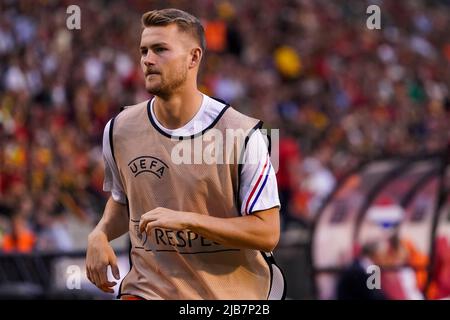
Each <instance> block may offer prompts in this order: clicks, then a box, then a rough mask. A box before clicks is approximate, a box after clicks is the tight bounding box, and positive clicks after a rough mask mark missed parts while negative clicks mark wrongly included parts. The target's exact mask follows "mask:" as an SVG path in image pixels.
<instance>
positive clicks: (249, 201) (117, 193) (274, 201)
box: [103, 94, 280, 215]
mask: <svg viewBox="0 0 450 320" xmlns="http://www.w3.org/2000/svg"><path fill="white" fill-rule="evenodd" d="M153 103H154V99H153V100H152V101H151V103H150V111H151V117H152V118H153V120H154V122H155V124H156V125H157V126H158V127H159V128H160V129H161V130H162V131H164V132H165V133H167V134H169V135H172V136H190V135H194V134H197V133H199V132H201V131H203V130H204V129H205V128H207V127H208V126H210V125H211V124H212V123H213V122H214V120H215V119H216V118H217V117H218V115H219V114H220V112H221V111H222V109H223V108H224V107H225V105H224V104H222V103H220V102H218V101H216V100H214V99H212V98H210V97H209V96H207V95H205V94H203V100H202V105H201V107H200V109H199V110H198V112H197V113H196V114H195V116H194V117H193V118H192V119H191V120H190V121H189V122H188V123H187V124H186V125H184V126H183V127H181V128H178V129H167V128H165V127H164V126H163V125H162V124H161V123H160V122H159V121H158V119H157V118H156V116H155V113H154V111H153ZM109 126H110V122H108V123H107V124H106V126H105V130H104V133H103V159H104V162H105V179H104V183H103V190H104V191H106V192H111V195H112V197H113V199H114V200H115V201H117V202H120V203H123V204H125V203H126V194H125V192H124V188H123V185H122V182H121V180H120V176H119V171H118V169H117V166H116V163H115V161H114V158H113V156H112V153H111V145H110V142H109ZM255 159H256V160H255ZM239 196H240V200H241V203H242V206H241V214H242V215H244V214H250V213H252V212H255V211H260V210H266V209H270V208H273V207H276V206H280V200H279V198H278V187H277V180H276V177H275V172H274V169H273V166H272V163H271V161H270V157H269V153H268V149H267V145H266V143H265V140H264V138H263V135H262V133H261V132H260V131H259V130H257V131H255V132H254V133H253V134H252V135H251V136H250V139H249V141H248V143H247V148H246V149H245V152H244V161H243V164H242V171H241V185H240V190H239Z"/></svg>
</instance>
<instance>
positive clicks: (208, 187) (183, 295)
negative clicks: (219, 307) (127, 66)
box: [86, 9, 284, 299]
mask: <svg viewBox="0 0 450 320" xmlns="http://www.w3.org/2000/svg"><path fill="white" fill-rule="evenodd" d="M142 24H143V31H142V36H141V43H140V51H141V67H142V70H143V72H144V74H145V87H146V90H147V91H148V92H149V93H150V94H152V95H153V96H154V98H153V99H151V100H149V101H145V102H142V103H139V104H137V105H134V106H131V107H127V108H124V110H123V111H121V112H120V113H119V114H118V115H117V116H116V117H115V118H113V119H111V120H110V121H109V122H108V124H107V125H106V127H105V131H104V137H103V154H104V159H105V167H106V169H105V183H104V189H105V191H110V192H111V197H110V199H109V200H108V202H107V204H106V207H105V211H104V213H103V217H102V219H101V220H100V222H99V223H98V225H97V226H96V228H95V229H94V230H93V231H92V232H91V234H90V235H89V239H88V248H87V254H86V267H87V276H88V278H89V280H90V281H92V282H93V283H94V284H95V285H96V286H97V287H99V288H100V289H102V290H103V291H105V292H114V291H113V289H112V287H113V286H115V285H116V282H113V281H110V280H108V278H107V267H108V265H109V266H110V267H111V269H112V273H113V275H114V277H115V278H116V279H119V278H120V275H119V270H118V267H117V262H116V260H117V259H116V256H115V253H114V251H113V249H112V247H111V246H110V244H109V241H111V240H113V239H115V238H117V237H119V236H121V235H122V234H124V233H126V232H129V235H130V239H131V252H130V261H131V269H130V271H129V273H128V274H127V275H126V276H125V278H124V279H123V281H122V283H121V285H120V289H119V297H121V298H122V299H128V298H142V299H281V298H284V279H283V276H282V273H281V271H280V269H279V268H278V267H277V266H276V265H275V264H274V261H273V257H272V255H271V251H272V250H273V249H274V248H275V246H276V244H277V243H278V240H279V233H280V231H279V230H280V225H279V224H280V222H279V206H280V203H279V199H278V190H277V185H276V179H275V175H274V169H273V167H272V164H271V162H270V158H269V154H268V148H267V146H266V144H265V141H264V139H263V135H262V133H261V131H260V130H259V128H260V127H261V124H262V122H261V121H258V120H256V119H253V118H250V117H248V116H245V115H243V114H241V113H239V112H237V111H236V110H234V109H233V108H231V107H230V106H229V105H226V104H224V103H222V102H219V101H217V100H215V99H213V98H211V97H209V96H207V95H205V94H203V93H201V92H200V91H199V90H198V89H197V73H198V69H199V65H200V61H201V59H202V55H203V53H204V51H205V38H204V30H203V27H202V25H201V23H200V21H199V20H198V19H197V18H195V17H193V16H192V15H190V14H188V13H186V12H184V11H181V10H177V9H164V10H155V11H150V12H147V13H145V14H144V15H143V16H142ZM253 129H254V130H253ZM227 130H228V131H229V130H231V131H232V132H233V131H239V130H241V132H242V131H243V132H245V133H246V135H244V137H245V139H244V140H245V141H244V140H242V139H240V140H239V139H235V140H233V141H234V142H233V144H232V145H231V148H228V147H227V146H226V144H227V143H223V146H221V145H220V144H214V146H215V147H216V149H214V150H215V151H214V152H215V153H214V152H212V155H213V157H212V158H213V159H216V158H214V155H215V156H217V155H218V154H221V155H224V158H225V160H226V161H222V162H220V161H216V162H215V163H214V162H211V161H210V160H211V157H209V158H208V155H209V156H211V152H210V153H208V152H207V151H208V150H209V151H211V143H210V142H211V139H212V138H213V137H212V136H211V135H212V133H215V134H217V133H220V134H222V136H223V137H225V136H226V132H227ZM208 136H209V137H208ZM218 141H219V140H218ZM239 141H240V143H239ZM190 147H192V148H190ZM199 147H200V148H199ZM230 149H231V150H234V151H235V152H234V153H233V152H232V153H231V155H230V153H227V151H230ZM199 150H200V155H199V152H198V151H199ZM174 151H175V152H174ZM205 155H206V158H208V159H210V160H208V161H206V160H205V159H206V158H205V157H204V156H205ZM217 158H218V157H217ZM249 159H256V160H257V161H249ZM199 160H200V161H199ZM230 160H234V161H230Z"/></svg>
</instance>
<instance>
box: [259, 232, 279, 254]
mask: <svg viewBox="0 0 450 320" xmlns="http://www.w3.org/2000/svg"><path fill="white" fill-rule="evenodd" d="M279 240H280V231H279V230H277V231H273V230H272V231H271V232H269V233H268V234H267V236H266V237H264V241H263V243H262V246H261V248H260V249H261V250H262V251H264V252H271V251H273V250H274V249H275V248H276V246H277V245H278V241H279Z"/></svg>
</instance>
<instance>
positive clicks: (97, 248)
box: [86, 197, 128, 293]
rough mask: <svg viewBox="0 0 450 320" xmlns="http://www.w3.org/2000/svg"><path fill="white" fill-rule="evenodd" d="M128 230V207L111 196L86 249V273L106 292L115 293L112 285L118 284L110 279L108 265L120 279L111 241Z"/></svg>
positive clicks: (115, 276)
mask: <svg viewBox="0 0 450 320" xmlns="http://www.w3.org/2000/svg"><path fill="white" fill-rule="evenodd" d="M127 231H128V214H127V207H126V206H125V205H123V204H121V203H118V202H116V201H115V200H114V199H113V198H112V197H110V198H109V200H108V202H107V203H106V207H105V211H104V213H103V217H102V219H101V220H100V222H99V223H98V224H97V226H96V227H95V229H94V230H93V231H92V232H91V233H90V234H89V237H88V246H87V251H86V275H87V277H88V279H89V280H90V281H91V282H92V283H93V284H95V285H96V286H97V287H98V288H100V289H101V290H103V291H104V292H109V293H113V292H114V290H113V289H112V288H111V287H113V286H115V285H116V284H117V283H116V282H115V281H109V280H108V277H107V269H108V266H111V271H112V274H113V275H114V278H116V279H117V280H119V279H120V273H119V268H118V266H117V257H116V255H115V253H114V250H113V248H112V247H111V245H110V244H109V241H111V240H114V239H116V238H118V237H120V236H121V235H123V234H124V233H126V232H127Z"/></svg>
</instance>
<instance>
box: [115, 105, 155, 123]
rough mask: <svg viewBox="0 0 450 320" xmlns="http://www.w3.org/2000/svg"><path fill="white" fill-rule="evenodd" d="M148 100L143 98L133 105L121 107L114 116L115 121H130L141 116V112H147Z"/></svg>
mask: <svg viewBox="0 0 450 320" xmlns="http://www.w3.org/2000/svg"><path fill="white" fill-rule="evenodd" d="M149 101H150V100H145V101H142V102H139V103H136V104H133V105H127V106H123V107H121V108H120V111H119V113H118V114H117V115H116V116H115V121H130V120H134V119H135V118H140V117H142V116H143V114H147V105H148V103H149Z"/></svg>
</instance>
